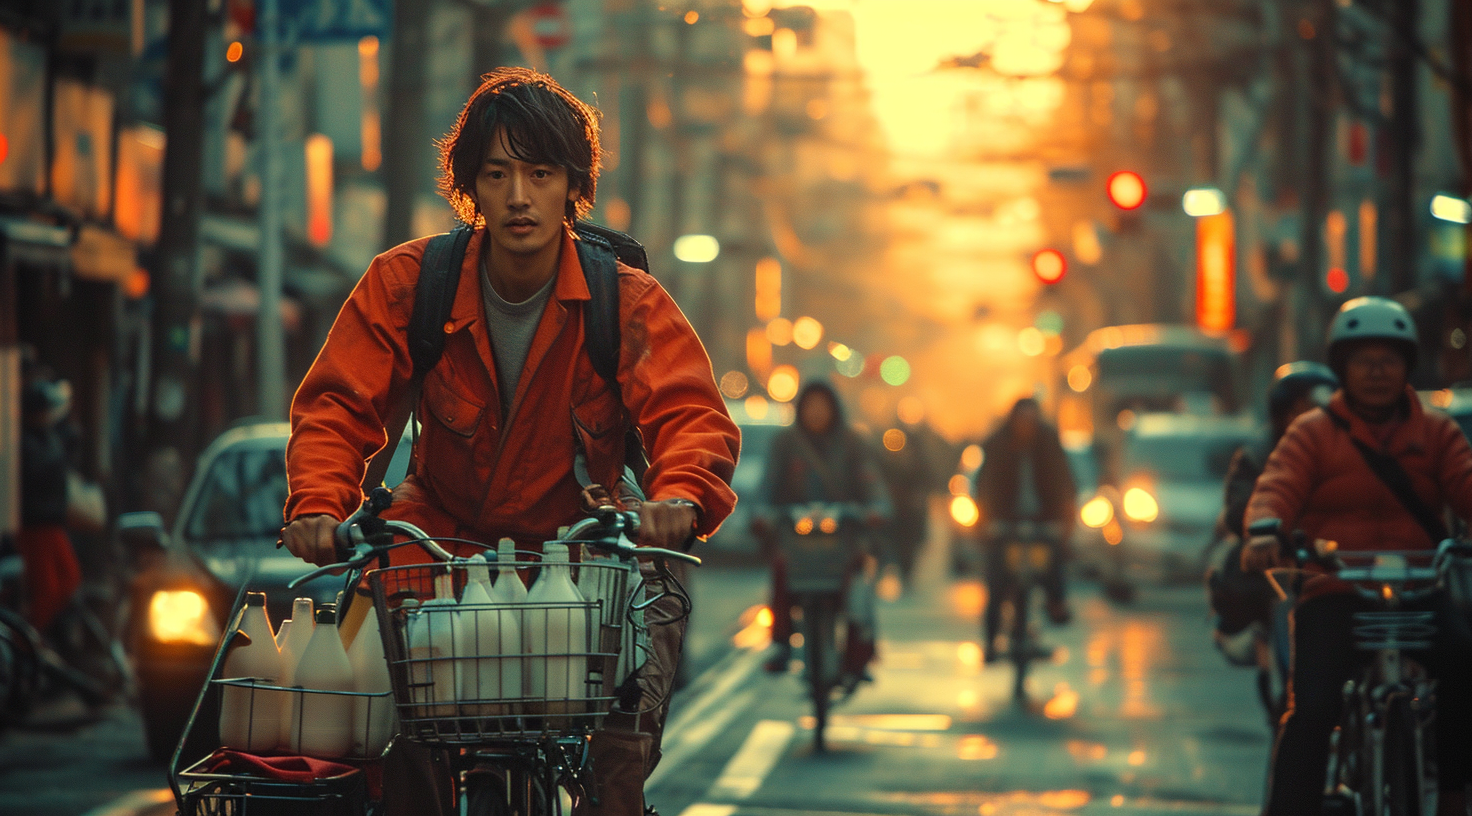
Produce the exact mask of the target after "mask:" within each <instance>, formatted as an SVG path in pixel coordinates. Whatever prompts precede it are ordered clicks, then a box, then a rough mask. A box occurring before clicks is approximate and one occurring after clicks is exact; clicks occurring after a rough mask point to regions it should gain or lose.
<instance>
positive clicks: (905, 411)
mask: <svg viewBox="0 0 1472 816" xmlns="http://www.w3.org/2000/svg"><path fill="white" fill-rule="evenodd" d="M895 413H897V414H899V418H900V422H903V423H905V424H906V425H919V424H920V423H921V422H923V421H924V420H925V403H923V402H921V401H920V398H919V397H916V396H913V395H912V396H908V397H903V398H901V399H900V404H899V406H898V407H897V408H896V409H895Z"/></svg>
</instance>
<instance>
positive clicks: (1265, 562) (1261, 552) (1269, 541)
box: [1242, 535, 1283, 572]
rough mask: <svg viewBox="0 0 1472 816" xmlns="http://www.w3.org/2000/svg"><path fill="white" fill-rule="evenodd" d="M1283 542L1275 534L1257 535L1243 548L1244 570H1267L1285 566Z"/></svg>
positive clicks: (1248, 540)
mask: <svg viewBox="0 0 1472 816" xmlns="http://www.w3.org/2000/svg"><path fill="white" fill-rule="evenodd" d="M1282 547H1283V545H1282V542H1280V541H1279V540H1278V537H1277V536H1275V535H1255V536H1252V537H1251V538H1249V539H1247V546H1245V547H1243V548H1242V571H1243V572H1265V571H1267V570H1270V569H1276V568H1278V567H1281V566H1283V559H1282V556H1281V552H1282Z"/></svg>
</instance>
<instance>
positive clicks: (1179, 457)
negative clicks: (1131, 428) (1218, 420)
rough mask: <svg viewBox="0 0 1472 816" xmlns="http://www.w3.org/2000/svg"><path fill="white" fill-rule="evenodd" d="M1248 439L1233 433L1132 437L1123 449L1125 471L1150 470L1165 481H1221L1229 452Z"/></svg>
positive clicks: (1228, 464) (1148, 471) (1224, 474)
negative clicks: (1223, 434)
mask: <svg viewBox="0 0 1472 816" xmlns="http://www.w3.org/2000/svg"><path fill="white" fill-rule="evenodd" d="M1247 441H1248V440H1246V439H1243V438H1239V437H1235V436H1203V435H1191V436H1187V435H1181V436H1175V435H1170V436H1147V437H1135V438H1134V439H1131V440H1130V441H1129V444H1128V446H1127V447H1126V449H1125V468H1126V472H1127V473H1149V474H1152V475H1154V476H1155V477H1156V478H1158V479H1161V480H1164V481H1173V482H1220V481H1221V480H1222V479H1224V478H1226V475H1227V468H1228V466H1230V465H1231V463H1232V454H1234V453H1236V451H1237V449H1238V448H1240V447H1242V445H1244V444H1246V442H1247Z"/></svg>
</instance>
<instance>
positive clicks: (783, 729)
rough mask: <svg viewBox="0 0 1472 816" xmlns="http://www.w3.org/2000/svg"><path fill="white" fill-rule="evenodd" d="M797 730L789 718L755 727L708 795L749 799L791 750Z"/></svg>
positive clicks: (770, 721) (765, 721) (761, 723)
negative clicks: (790, 746) (789, 749)
mask: <svg viewBox="0 0 1472 816" xmlns="http://www.w3.org/2000/svg"><path fill="white" fill-rule="evenodd" d="M795 733H797V726H796V725H795V724H794V723H792V722H789V721H787V720H762V721H761V722H759V723H757V724H756V727H755V728H753V729H751V733H750V734H748V735H747V736H746V742H743V743H742V744H741V748H740V750H738V751H737V752H736V755H735V756H733V757H731V761H730V762H727V763H726V767H725V770H723V771H721V775H720V776H719V777H717V778H716V781H715V783H714V784H712V785H711V786H710V790H709V791H707V792H706V794H705V796H706V798H707V799H745V798H746V797H748V796H750V795H752V794H753V793H756V791H757V789H758V788H760V787H761V786H762V782H764V781H765V780H766V778H767V774H769V773H771V772H772V769H773V768H774V767H776V766H777V762H778V760H780V759H782V755H783V754H785V753H786V752H787V744H788V743H789V742H791V741H792V736H793V734H795Z"/></svg>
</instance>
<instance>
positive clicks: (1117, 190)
mask: <svg viewBox="0 0 1472 816" xmlns="http://www.w3.org/2000/svg"><path fill="white" fill-rule="evenodd" d="M1105 190H1106V192H1108V194H1109V203H1111V204H1113V205H1114V206H1116V207H1118V208H1120V209H1121V210H1133V209H1137V208H1139V206H1140V205H1141V204H1144V203H1145V196H1146V195H1148V194H1149V190H1148V189H1147V188H1146V187H1145V180H1144V179H1143V178H1141V177H1140V174H1139V173H1136V172H1135V171H1133V170H1120V171H1119V172H1117V173H1115V174H1113V175H1111V176H1110V177H1109V182H1108V184H1107V185H1106V187H1105Z"/></svg>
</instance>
